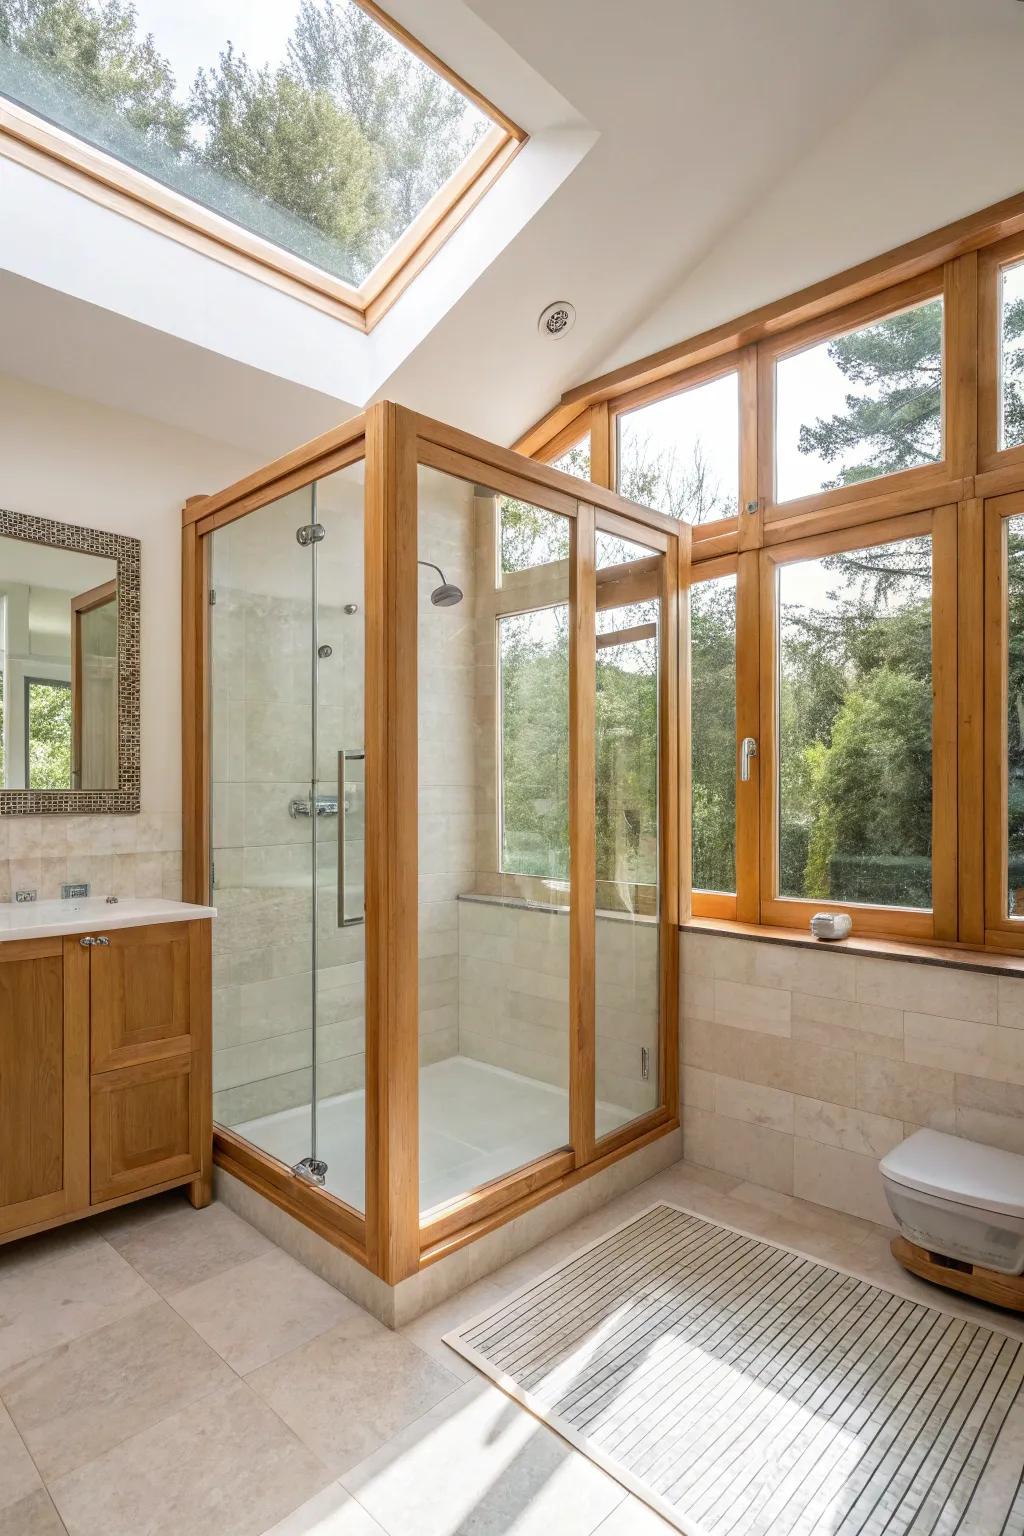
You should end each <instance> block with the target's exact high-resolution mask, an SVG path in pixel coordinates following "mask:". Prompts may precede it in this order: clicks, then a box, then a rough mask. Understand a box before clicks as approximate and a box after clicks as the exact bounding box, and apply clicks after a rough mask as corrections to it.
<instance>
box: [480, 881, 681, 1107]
mask: <svg viewBox="0 0 1024 1536" xmlns="http://www.w3.org/2000/svg"><path fill="white" fill-rule="evenodd" d="M459 936H460V943H459V954H460V961H459V987H460V1014H459V1048H460V1052H461V1054H462V1055H463V1056H472V1057H475V1058H476V1059H477V1060H478V1061H486V1062H489V1063H490V1064H491V1065H492V1066H495V1067H502V1068H504V1069H505V1070H507V1071H510V1072H519V1073H522V1074H523V1075H524V1076H526V1077H532V1078H537V1079H539V1080H540V1081H541V1082H545V1083H551V1084H554V1085H555V1086H557V1087H559V1088H566V1087H568V1082H569V917H568V913H567V912H565V911H564V910H557V911H548V912H545V911H538V910H536V909H534V908H528V907H524V906H523V905H522V904H521V903H513V902H501V901H498V900H493V899H489V900H486V901H473V900H464V901H460V902H459ZM596 955H597V993H598V997H597V1001H598V1007H597V1098H598V1101H599V1102H600V1103H602V1104H605V1105H609V1106H614V1107H615V1108H616V1109H619V1110H623V1111H626V1112H627V1115H639V1114H642V1113H643V1112H644V1111H645V1110H649V1109H654V1108H655V1107H656V1106H657V1103H658V1090H657V1081H656V1075H655V1074H656V1071H657V1042H658V930H657V926H656V925H655V924H654V923H653V922H646V921H642V920H641V921H639V922H633V921H629V920H623V919H621V918H617V917H599V918H598V919H597V941H596ZM643 1047H646V1048H647V1050H648V1072H649V1075H648V1076H647V1077H646V1078H645V1077H644V1075H643V1062H642V1057H641V1050H642V1048H643ZM620 1118H624V1117H620Z"/></svg>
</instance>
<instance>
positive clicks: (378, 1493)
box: [342, 1382, 624, 1536]
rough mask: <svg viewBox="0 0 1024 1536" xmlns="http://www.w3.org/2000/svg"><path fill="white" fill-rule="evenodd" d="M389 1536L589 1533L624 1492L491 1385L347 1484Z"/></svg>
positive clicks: (419, 1427)
mask: <svg viewBox="0 0 1024 1536" xmlns="http://www.w3.org/2000/svg"><path fill="white" fill-rule="evenodd" d="M342 1483H343V1484H344V1486H345V1487H346V1488H349V1489H350V1490H351V1491H352V1492H353V1493H354V1494H355V1495H356V1497H357V1498H358V1499H359V1502H360V1503H361V1504H362V1505H364V1506H365V1507H366V1508H367V1509H368V1510H369V1511H370V1514H371V1515H373V1517H374V1518H375V1519H376V1520H377V1521H378V1522H379V1523H380V1524H381V1525H382V1526H383V1527H384V1529H385V1531H387V1532H388V1536H454V1533H455V1532H466V1533H469V1532H472V1533H473V1536H554V1533H556V1532H557V1536H590V1533H591V1532H593V1531H594V1530H595V1529H596V1528H597V1527H599V1526H600V1523H601V1521H602V1520H604V1519H605V1518H606V1517H607V1516H608V1515H609V1514H610V1513H611V1511H612V1510H613V1509H614V1508H615V1507H616V1505H618V1504H620V1503H621V1502H622V1499H623V1497H624V1494H623V1490H622V1488H621V1487H620V1485H619V1484H618V1483H616V1482H615V1481H614V1479H612V1478H610V1477H608V1476H607V1475H606V1474H605V1473H604V1472H602V1471H601V1470H600V1469H599V1468H598V1467H596V1466H595V1465H594V1463H593V1462H592V1461H590V1460H589V1458H588V1457H586V1456H583V1455H582V1454H581V1453H580V1452H578V1451H574V1450H573V1449H572V1447H571V1446H570V1445H568V1444H567V1443H566V1441H564V1440H562V1439H561V1438H560V1437H559V1436H558V1435H556V1434H555V1433H554V1432H553V1431H552V1430H550V1429H548V1428H547V1427H546V1426H545V1425H543V1424H541V1423H540V1421H539V1420H537V1419H535V1418H534V1417H533V1415H532V1414H529V1413H527V1412H526V1411H525V1409H523V1408H520V1407H519V1405H518V1404H517V1403H514V1402H513V1401H512V1399H511V1398H509V1397H506V1396H505V1394H504V1392H501V1391H499V1390H498V1388H496V1387H493V1386H491V1385H490V1383H488V1382H479V1383H475V1382H474V1383H467V1385H466V1386H464V1387H461V1388H460V1389H459V1391H458V1392H457V1393H455V1394H454V1396H452V1397H450V1398H448V1399H447V1400H446V1401H445V1402H443V1403H440V1404H438V1406H437V1407H436V1408H434V1409H433V1410H432V1411H431V1412H430V1413H428V1414H427V1415H426V1416H425V1417H424V1418H421V1419H418V1420H417V1421H416V1423H414V1424H411V1425H410V1426H409V1427H408V1428H407V1429H406V1430H404V1431H403V1432H402V1434H400V1435H398V1436H396V1437H395V1439H394V1440H392V1441H390V1442H389V1443H388V1444H387V1445H385V1446H383V1447H382V1448H381V1450H379V1451H378V1452H377V1453H376V1454H375V1455H374V1456H371V1457H370V1458H368V1460H366V1461H365V1462H363V1463H362V1465H361V1466H358V1467H354V1468H353V1469H352V1471H351V1472H349V1473H347V1474H346V1475H345V1476H344V1477H343V1478H342Z"/></svg>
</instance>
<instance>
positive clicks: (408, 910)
mask: <svg viewBox="0 0 1024 1536" xmlns="http://www.w3.org/2000/svg"><path fill="white" fill-rule="evenodd" d="M361 460H365V507H366V515H365V520H364V561H365V610H366V646H365V669H366V671H365V686H366V703H365V712H366V720H365V742H366V752H367V756H368V758H370V759H371V760H373V761H375V762H377V763H378V765H379V772H378V773H376V774H373V775H368V777H367V795H366V829H367V841H368V842H372V843H374V844H375V845H376V846H378V847H382V848H386V849H387V850H388V854H389V856H388V858H386V859H380V860H371V861H368V864H367V871H366V997H367V1004H366V1062H367V1068H366V1071H367V1098H366V1151H367V1162H366V1201H365V1206H366V1209H365V1214H364V1213H362V1212H358V1211H355V1210H354V1209H353V1208H352V1207H350V1206H348V1205H346V1204H345V1203H344V1202H343V1201H341V1200H339V1199H338V1198H337V1197H335V1196H332V1195H330V1194H328V1193H327V1192H325V1191H324V1190H320V1189H315V1188H313V1187H312V1186H310V1185H308V1184H306V1183H305V1182H304V1181H303V1180H301V1179H298V1178H296V1176H295V1175H294V1174H293V1173H292V1172H291V1170H290V1169H288V1168H286V1167H285V1166H284V1165H283V1164H282V1163H280V1162H278V1161H277V1160H276V1159H275V1158H273V1157H270V1156H269V1155H268V1154H266V1153H264V1152H262V1151H261V1150H260V1149H259V1148H256V1147H254V1146H253V1145H252V1144H251V1143H249V1142H247V1141H246V1140H245V1139H244V1138H243V1137H241V1136H239V1135H238V1134H237V1132H234V1131H230V1130H225V1129H222V1128H219V1127H218V1128H217V1129H216V1131H215V1137H214V1148H215V1160H216V1161H217V1163H218V1164H219V1165H220V1166H221V1167H222V1168H224V1169H225V1170H227V1171H228V1172H230V1173H232V1174H234V1175H235V1176H236V1177H238V1178H239V1179H241V1180H242V1181H243V1182H245V1183H246V1184H248V1185H249V1186H250V1187H252V1188H253V1189H255V1190H257V1191H258V1192H259V1193H260V1194H262V1195H263V1196H265V1197H266V1198H267V1199H269V1200H271V1201H272V1202H274V1203H275V1204H277V1205H278V1206H280V1207H281V1208H282V1209H284V1210H285V1211H287V1212H289V1213H290V1214H291V1215H293V1216H295V1217H296V1218H297V1219H299V1220H301V1221H302V1222H303V1223H304V1224H305V1225H307V1226H309V1227H310V1228H311V1229H312V1230H313V1231H315V1232H317V1233H318V1234H319V1235H320V1236H322V1237H324V1238H325V1239H326V1240H327V1241H328V1242H330V1243H331V1244H333V1245H334V1246H336V1247H338V1248H339V1249H341V1250H342V1251H344V1252H345V1253H347V1254H348V1255H350V1256H351V1257H353V1258H354V1259H356V1260H357V1261H358V1262H360V1263H361V1264H363V1265H365V1266H367V1267H368V1268H369V1269H371V1270H372V1271H373V1272H374V1273H375V1274H377V1275H378V1276H379V1277H380V1278H381V1279H383V1280H384V1281H385V1282H387V1283H388V1284H391V1285H394V1284H397V1283H398V1282H399V1281H400V1280H402V1279H405V1278H407V1277H408V1276H410V1275H412V1274H415V1273H416V1272H417V1271H419V1270H421V1269H423V1268H425V1267H426V1266H427V1265H429V1264H431V1263H434V1262H436V1261H437V1260H438V1259H440V1258H443V1257H444V1256H445V1255H446V1254H448V1253H451V1252H452V1251H453V1250H454V1249H456V1248H458V1247H461V1246H462V1245H463V1244H465V1243H468V1242H471V1241H473V1240H475V1239H476V1238H479V1237H481V1236H483V1235H484V1234H485V1233H487V1232H489V1231H491V1230H493V1229H494V1228H495V1227H497V1226H500V1225H502V1224H504V1223H505V1222H507V1221H509V1220H511V1219H512V1218H513V1217H515V1216H517V1215H520V1214H522V1212H523V1211H525V1210H528V1209H530V1207H531V1206H533V1205H535V1204H537V1203H538V1202H540V1201H542V1200H546V1199H549V1198H551V1197H552V1196H554V1195H557V1194H560V1193H562V1192H563V1191H565V1190H567V1189H569V1188H571V1187H572V1186H573V1185H574V1184H576V1183H578V1182H579V1181H580V1180H581V1179H584V1178H589V1177H592V1176H593V1175H594V1174H596V1173H598V1172H600V1171H602V1169H604V1168H607V1167H608V1166H610V1165H611V1163H613V1162H614V1161H616V1160H617V1159H618V1158H621V1157H624V1156H626V1155H627V1154H629V1153H631V1152H633V1151H637V1150H639V1149H640V1148H641V1147H644V1146H646V1145H648V1144H650V1143H651V1142H653V1141H655V1140H656V1139H658V1138H659V1137H662V1136H665V1135H667V1134H669V1133H670V1132H671V1131H673V1130H675V1129H676V1128H677V1127H678V1124H679V1102H678V1017H677V1014H678V931H679V915H680V909H679V895H680V890H679V884H680V882H679V864H678V860H679V800H678V795H679V784H680V767H679V754H678V744H677V736H678V729H679V725H678V722H679V698H680V681H679V644H678V634H679V629H678V611H679V590H680V581H681V578H682V579H685V573H686V570H687V567H688V562H689V554H690V532H689V529H688V528H687V527H685V526H684V525H680V524H676V523H674V522H673V521H672V520H671V519H669V518H666V517H663V516H662V515H661V514H660V513H657V512H652V511H651V510H649V509H648V508H644V507H634V506H633V505H631V504H630V503H629V502H627V501H624V500H623V498H622V497H620V496H618V495H616V494H615V493H614V492H613V491H610V490H608V489H607V488H603V487H600V486H597V485H595V484H590V483H587V482H585V481H581V480H578V479H577V478H576V477H575V476H572V475H569V474H566V473H564V472H563V471H560V470H555V469H552V468H550V467H548V466H546V465H543V464H539V463H536V462H533V461H530V460H527V459H524V458H521V457H520V456H519V455H517V454H515V453H511V452H509V451H508V450H507V449H502V448H497V447H495V446H494V445H492V444H489V443H486V442H483V441H482V440H480V439H479V438H475V437H472V436H471V435H470V434H468V433H464V432H460V431H458V430H457V429H455V428H452V427H448V426H445V425H443V424H441V423H439V422H434V421H431V420H430V419H429V418H426V417H423V416H419V415H416V414H414V413H413V412H411V411H408V410H405V409H403V408H402V407H399V406H396V405H393V404H391V403H390V402H387V401H384V402H381V403H379V404H377V405H374V406H372V407H371V408H370V409H369V410H368V411H367V412H366V413H365V414H364V415H362V416H358V417H356V418H354V419H353V420H352V421H350V422H348V423H346V424H345V426H343V427H341V428H338V429H337V430H336V431H333V432H329V433H325V434H324V435H323V436H322V437H320V438H317V439H315V440H314V441H313V442H312V443H308V444H305V445H304V446H303V447H301V448H298V449H296V450H295V451H294V452H292V453H290V454H286V455H284V456H283V457H282V458H281V459H278V460H276V461H275V462H274V463H272V464H269V465H266V466H264V467H263V468H262V469H260V470H258V471H256V472H255V473H254V474H251V475H248V476H246V477H244V478H243V479H242V480H240V481H237V482H236V483H235V484H234V485H232V486H229V487H228V488H227V489H226V490H224V491H220V492H217V493H215V494H213V495H210V496H202V497H194V498H192V499H191V500H190V501H189V502H188V503H186V506H185V508H184V510H183V514H182V519H183V533H182V677H183V689H182V697H183V722H182V752H183V809H184V822H183V848H184V853H183V889H184V894H185V895H186V897H187V898H191V899H198V898H200V897H202V898H203V899H204V900H205V898H206V894H207V893H208V890H209V871H210V831H209V825H210V822H209V812H210V783H209V761H210V710H209V700H208V693H209V686H210V656H209V641H210V633H209V623H210V618H209V616H210V607H209V601H208V593H209V583H210V563H211V561H210V554H211V550H210V539H209V535H211V534H212V533H214V532H215V531H216V530H217V529H218V528H222V527H224V526H226V525H227V524H229V523H231V522H233V521H235V520H236V519H238V518H240V517H245V516H246V515H248V513H250V512H252V511H255V510H256V509H258V508H260V507H265V506H267V505H269V504H270V503H271V502H274V501H277V500H279V499H280V498H281V497H282V496H284V495H286V494H287V493H288V492H290V491H294V490H297V489H300V488H301V487H302V486H304V485H308V484H310V483H311V482H312V481H313V480H317V479H320V478H322V477H323V476H325V475H328V474H330V473H333V472H334V471H336V470H338V469H340V468H344V467H345V466H347V465H351V464H354V463H357V462H359V461H361ZM419 465H426V466H429V467H431V468H433V469H437V470H441V471H443V472H445V473H448V474H452V475H454V476H456V477H457V478H460V479H464V480H468V481H470V482H471V483H473V484H483V485H486V486H487V487H488V488H489V489H493V490H495V491H497V492H499V493H505V494H508V495H514V496H520V497H522V498H523V499H525V500H527V501H530V502H531V503H532V504H534V505H536V506H540V507H544V508H546V509H547V510H550V511H554V512H564V513H566V514H567V515H569V516H570V517H571V518H572V519H573V527H574V530H575V532H574V536H573V540H572V559H571V573H570V574H571V586H570V601H571V604H572V606H571V609H570V611H571V613H572V614H573V619H572V625H573V628H572V639H571V651H570V719H571V721H572V722H573V735H572V737H571V742H572V756H571V763H570V790H571V799H570V817H571V822H572V827H573V838H574V842H573V845H572V846H573V849H574V856H575V859H576V863H575V864H574V867H573V891H574V893H575V899H574V900H573V902H572V903H571V908H570V919H569V920H570V975H571V986H570V999H571V1003H570V1016H569V1024H570V1042H571V1061H572V1062H573V1073H572V1082H571V1086H570V1125H571V1144H570V1145H569V1146H568V1147H562V1148H556V1149H554V1150H553V1151H552V1152H550V1153H549V1154H548V1155H546V1156H544V1157H541V1158H538V1159H537V1160H536V1161H534V1162H532V1163H530V1164H528V1165H527V1166H525V1167H522V1168H518V1169H516V1170H514V1171H513V1172H512V1173H510V1174H509V1175H507V1176H506V1177H504V1178H500V1179H497V1180H495V1181H493V1182H492V1183H490V1184H487V1185H484V1186H483V1187H481V1188H478V1189H476V1190H473V1191H471V1192H469V1193H468V1194H466V1195H465V1196H463V1197H461V1198H459V1199H457V1200H454V1201H450V1202H448V1203H447V1204H445V1205H444V1206H442V1207H438V1208H435V1209H434V1210H432V1211H427V1212H423V1213H421V1212H420V1211H419V1196H418V1185H419V1180H418V1115H419V1104H418V1076H419V1018H418V963H417V962H418V924H417V921H416V913H417V910H418V862H419V860H418V834H419V827H418V817H417V810H416V807H417V799H418V797H417V794H416V792H415V776H416V762H417V733H418V724H417V721H418V698H417V623H418V620H417V608H418V605H417V601H416V590H417V588H416V580H417V565H416V560H417V554H418V550H417V539H418V531H419V530H418V487H417V470H418V466H419ZM598 526H600V527H603V528H607V529H608V530H609V531H612V532H616V533H620V534H625V536H626V537H631V538H633V539H635V540H637V541H638V542H639V541H642V542H643V543H644V544H647V545H649V546H650V547H651V548H652V549H653V550H654V551H655V552H656V554H657V558H658V561H659V567H658V571H659V582H660V588H659V589H660V594H661V597H662V603H663V626H662V653H661V662H662V671H661V682H660V689H661V698H660V706H661V720H662V732H663V737H662V744H661V754H660V759H659V795H660V801H661V816H662V837H661V845H660V853H659V857H660V878H661V908H660V957H659V973H660V977H659V979H660V1016H659V1040H660V1044H659V1051H660V1057H661V1074H660V1090H661V1093H660V1100H661V1101H660V1103H659V1106H658V1107H657V1108H656V1109H655V1110H653V1111H650V1112H649V1113H646V1114H643V1115H640V1116H638V1117H637V1118H636V1119H634V1120H632V1121H631V1122H630V1123H629V1124H628V1125H625V1126H623V1127H621V1128H620V1129H619V1130H617V1131H615V1132H613V1133H612V1134H611V1135H609V1136H606V1137H603V1138H601V1139H600V1140H598V1139H597V1138H596V1135H595V1130H594V1111H595V1104H594V1096H593V1087H594V1072H595V1030H596V1015H595V997H594V991H595V987H594V974H593V956H594V946H595V931H594V920H595V905H596V903H595V890H594V880H593V874H594V869H593V859H594V842H593V837H592V835H591V832H590V829H591V828H592V826H593V822H594V817H595V806H594V797H593V783H594V762H593V759H594V739H593V735H594V733H593V715H594V690H593V670H594V666H595V657H596V617H595V616H596V611H597V607H598V606H599V604H600V603H602V601H603V600H604V594H600V595H599V584H598V577H597V573H596V569H595V561H594V537H595V531H596V529H597V527H598ZM640 563H641V564H643V563H644V562H640ZM627 572H628V568H616V567H613V568H610V570H609V571H607V572H605V573H603V574H602V578H601V584H602V585H605V586H607V588H608V601H609V602H611V601H619V600H621V599H622V598H623V596H624V594H625V595H627V596H632V595H634V592H635V584H634V583H632V582H631V581H630V579H629V576H628V573H627ZM644 580H645V581H647V583H648V585H649V580H650V578H649V574H647V575H645V577H644ZM588 680H589V681H588ZM410 765H411V767H410ZM410 773H411V774H412V775H413V778H412V780H410ZM588 861H589V862H588ZM588 870H589V876H588Z"/></svg>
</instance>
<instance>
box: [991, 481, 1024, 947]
mask: <svg viewBox="0 0 1024 1536" xmlns="http://www.w3.org/2000/svg"><path fill="white" fill-rule="evenodd" d="M1021 482H1022V486H1024V469H1022V472H1021ZM1022 515H1024V489H1021V490H1019V491H1017V492H1014V493H1011V494H1009V495H1006V496H999V497H995V498H993V499H992V500H990V501H987V502H986V503H985V508H984V527H985V646H984V674H985V783H984V794H985V935H984V937H985V942H986V944H989V945H991V946H993V947H997V948H1005V949H1012V950H1017V951H1020V950H1024V917H1016V918H1014V917H1010V916H1009V915H1008V914H1007V911H1006V889H1007V886H1006V879H1007V864H1008V829H1007V790H1008V777H1009V776H1008V773H1007V721H1006V711H1007V699H1006V693H1007V650H1008V646H1007V638H1008V637H1007V587H1006V524H1007V521H1008V520H1009V519H1010V518H1011V517H1020V516H1022Z"/></svg>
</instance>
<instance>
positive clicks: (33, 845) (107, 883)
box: [0, 813, 181, 901]
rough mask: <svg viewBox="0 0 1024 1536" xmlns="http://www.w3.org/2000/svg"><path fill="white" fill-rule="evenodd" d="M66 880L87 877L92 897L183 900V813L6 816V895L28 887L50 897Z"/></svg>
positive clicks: (2, 851)
mask: <svg viewBox="0 0 1024 1536" xmlns="http://www.w3.org/2000/svg"><path fill="white" fill-rule="evenodd" d="M66 881H73V882H75V883H76V884H77V883H80V882H82V881H88V883H89V886H90V890H91V894H92V895H93V896H122V897H127V896H163V897H166V898H168V899H169V900H172V901H178V900H180V899H181V818H180V816H160V815H147V814H145V813H143V814H142V815H140V816H4V817H3V818H2V819H0V901H13V899H14V893H15V891H21V890H31V891H35V892H36V893H37V896H38V899H39V900H40V901H46V900H49V899H51V898H54V897H59V896H60V893H61V890H60V888H61V885H62V884H64V883H65V882H66Z"/></svg>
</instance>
